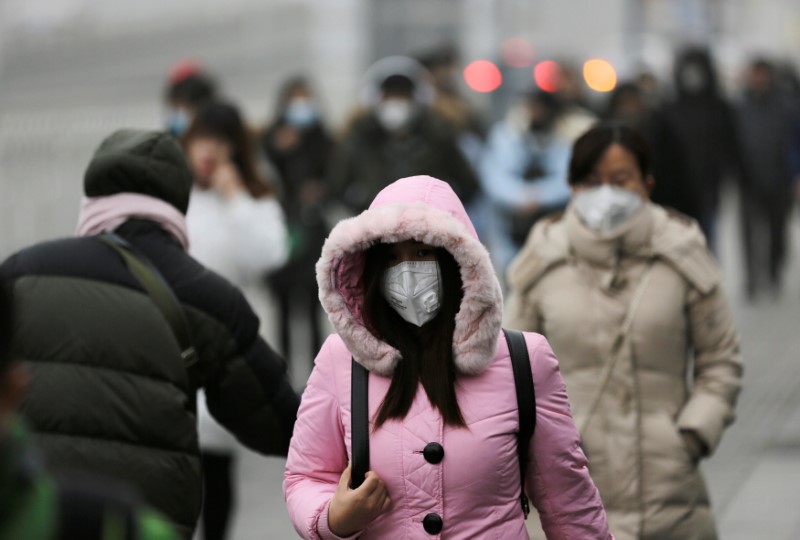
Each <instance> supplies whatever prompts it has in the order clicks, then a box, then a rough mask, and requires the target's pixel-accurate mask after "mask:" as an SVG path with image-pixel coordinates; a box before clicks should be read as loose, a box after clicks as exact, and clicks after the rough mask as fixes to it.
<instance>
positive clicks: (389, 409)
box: [363, 244, 466, 428]
mask: <svg viewBox="0 0 800 540" xmlns="http://www.w3.org/2000/svg"><path fill="white" fill-rule="evenodd" d="M436 260H437V261H438V263H439V269H440V271H441V279H442V298H441V305H442V307H441V309H440V310H439V313H438V314H437V315H436V317H435V318H434V319H433V320H431V321H429V322H428V323H427V324H425V325H423V326H422V327H419V328H418V327H416V326H414V325H413V324H410V323H408V322H406V321H405V320H403V319H402V318H401V317H400V315H398V314H397V312H395V311H394V309H392V308H391V306H390V305H389V303H388V302H387V301H386V299H385V298H384V296H383V292H382V290H381V288H382V283H381V282H382V279H383V274H384V272H385V271H386V268H387V267H388V266H389V247H388V244H377V245H375V246H373V247H371V248H370V249H368V250H367V253H366V263H365V265H364V279H363V282H364V323H365V324H366V327H367V329H368V330H369V331H370V332H372V333H373V334H374V335H375V336H377V337H378V338H379V339H381V340H383V341H385V342H386V343H388V344H389V345H391V346H392V347H394V348H396V349H397V350H399V351H400V354H401V356H402V358H401V360H400V362H398V364H397V367H396V368H395V370H394V373H393V375H392V383H391V385H390V386H389V391H388V392H387V394H386V397H385V398H384V400H383V403H382V404H381V407H380V410H379V411H378V415H377V417H376V419H375V427H376V428H377V427H380V426H381V425H382V424H383V423H384V422H386V421H387V420H389V419H391V418H398V419H402V418H405V416H406V414H408V411H409V409H410V408H411V404H412V403H413V401H414V396H415V395H416V394H417V385H418V384H419V383H422V387H423V388H424V389H425V393H426V394H427V395H428V399H429V400H430V402H431V405H433V406H434V407H435V408H436V409H438V410H439V413H440V414H441V415H442V419H443V420H444V423H445V424H446V425H451V426H465V425H466V424H465V422H464V417H463V416H462V415H461V409H460V408H459V406H458V400H457V399H456V391H455V379H456V372H455V360H454V357H453V332H454V331H455V325H456V314H457V313H458V310H459V307H460V306H461V299H462V297H463V294H464V293H463V290H462V282H461V275H460V273H459V268H458V264H457V263H456V261H455V259H454V258H453V256H452V255H451V254H450V253H448V252H447V250H445V249H442V248H437V249H436Z"/></svg>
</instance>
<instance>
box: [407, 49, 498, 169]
mask: <svg viewBox="0 0 800 540" xmlns="http://www.w3.org/2000/svg"><path fill="white" fill-rule="evenodd" d="M420 62H421V63H422V65H423V66H425V69H427V70H428V72H429V73H430V80H431V83H432V84H433V87H434V90H435V97H434V100H433V103H432V104H431V109H432V110H433V111H434V112H436V113H437V114H439V115H440V116H441V117H442V118H445V119H447V120H448V121H450V123H451V124H452V125H453V127H454V128H455V129H456V132H457V134H458V145H459V148H461V151H462V152H463V153H464V155H465V156H466V157H467V160H468V161H469V163H470V164H471V165H472V166H473V167H475V168H477V167H478V166H479V163H480V158H481V154H482V153H483V145H484V140H485V139H486V126H485V125H484V121H483V119H482V118H481V115H480V114H479V113H478V111H477V110H476V109H475V107H474V106H473V105H472V104H471V103H470V102H469V100H467V99H466V98H465V97H464V96H463V95H461V93H460V92H459V88H458V81H459V77H460V69H459V64H458V52H457V50H456V49H455V47H453V46H448V45H445V46H441V47H437V48H435V49H433V50H430V51H428V52H427V53H426V54H423V55H421V57H420Z"/></svg>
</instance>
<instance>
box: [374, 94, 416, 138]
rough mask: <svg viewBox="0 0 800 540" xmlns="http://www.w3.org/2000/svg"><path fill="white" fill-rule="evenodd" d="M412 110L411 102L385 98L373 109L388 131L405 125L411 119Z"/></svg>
mask: <svg viewBox="0 0 800 540" xmlns="http://www.w3.org/2000/svg"><path fill="white" fill-rule="evenodd" d="M413 112H414V109H413V105H412V104H411V102H410V101H406V100H404V99H387V100H386V101H382V102H381V103H379V104H378V106H377V108H376V110H375V114H376V115H377V116H378V121H379V122H380V123H381V125H382V126H383V127H384V128H386V129H387V130H388V131H395V130H398V129H400V128H401V127H403V126H405V125H406V124H407V123H408V121H409V120H411V114H412V113H413Z"/></svg>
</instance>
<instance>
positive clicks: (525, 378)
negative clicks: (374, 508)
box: [350, 328, 536, 519]
mask: <svg viewBox="0 0 800 540" xmlns="http://www.w3.org/2000/svg"><path fill="white" fill-rule="evenodd" d="M503 334H504V335H505V338H506V342H507V343H508V350H509V352H510V354H511V366H512V367H513V370H514V385H515V387H516V390H517V408H518V409H519V431H518V432H517V457H518V459H519V478H520V498H519V500H520V504H521V505H522V512H523V513H524V514H525V518H526V519H527V517H528V514H529V513H530V505H529V503H528V496H527V494H526V493H525V473H526V472H527V468H528V448H529V444H530V440H531V437H532V436H533V432H534V429H535V428H536V393H535V391H534V387H533V374H532V373H531V362H530V357H529V356H528V347H527V345H526V344H525V336H524V334H523V333H522V332H518V331H516V330H506V329H505V328H504V329H503ZM351 364H352V370H351V388H350V406H351V411H350V415H351V421H352V426H351V430H352V441H351V444H352V453H353V455H352V456H351V461H350V463H351V465H352V476H351V481H350V487H351V488H352V489H356V488H357V487H358V486H360V485H361V484H362V483H363V482H364V476H365V475H366V474H367V471H369V407H368V403H367V402H368V395H369V394H368V392H367V390H368V383H369V372H368V371H367V369H366V368H365V367H364V366H362V365H361V364H359V363H358V362H356V361H355V359H352V361H351Z"/></svg>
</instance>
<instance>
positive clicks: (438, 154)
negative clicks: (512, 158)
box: [329, 57, 479, 213]
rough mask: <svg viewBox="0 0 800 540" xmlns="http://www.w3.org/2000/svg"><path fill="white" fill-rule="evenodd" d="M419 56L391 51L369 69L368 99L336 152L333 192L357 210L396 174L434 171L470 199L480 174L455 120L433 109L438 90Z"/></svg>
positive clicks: (365, 93)
mask: <svg viewBox="0 0 800 540" xmlns="http://www.w3.org/2000/svg"><path fill="white" fill-rule="evenodd" d="M427 78H428V75H427V73H426V71H425V68H423V67H422V66H421V65H420V64H419V63H418V62H416V61H415V60H412V59H411V58H406V57H389V58H385V59H383V60H381V61H380V62H378V63H377V64H375V65H373V66H372V67H371V68H370V69H369V70H368V71H367V74H366V75H365V78H364V79H365V82H364V85H363V89H362V96H361V97H362V103H363V104H364V105H365V107H367V108H366V110H365V111H364V113H363V114H361V115H359V116H358V117H356V118H355V119H354V120H353V122H352V124H351V125H350V127H349V129H348V130H347V133H346V134H345V135H344V137H343V139H342V141H341V143H340V144H339V147H338V149H337V151H336V153H335V155H334V159H333V162H332V164H331V170H330V173H329V174H330V184H329V187H330V193H331V194H332V195H333V196H335V197H338V199H339V201H340V202H341V203H342V204H343V205H344V206H345V207H346V208H347V209H349V210H350V211H351V212H353V213H358V212H361V211H362V210H364V209H365V208H366V207H367V206H368V205H369V201H370V200H372V198H373V197H374V196H375V195H376V194H377V193H378V192H379V191H380V190H381V189H383V188H384V187H386V186H387V185H388V184H389V183H390V182H392V181H393V180H394V179H396V178H401V177H404V176H409V175H412V174H430V175H432V176H436V177H438V178H441V179H442V180H444V181H446V182H447V183H449V184H450V185H451V186H452V187H453V190H454V191H455V192H456V193H457V194H458V195H459V197H461V199H462V200H463V201H464V202H465V203H467V202H470V201H471V200H472V199H473V197H475V195H477V193H478V190H479V185H478V180H477V178H476V177H475V174H474V172H473V170H472V168H471V167H470V165H469V163H468V162H467V161H466V158H465V157H464V155H463V154H462V153H461V150H460V149H459V147H458V140H457V134H456V132H455V130H454V128H453V127H452V126H451V125H450V123H449V122H448V121H447V120H445V119H443V118H441V117H440V116H439V115H437V114H435V113H434V112H432V111H431V109H430V103H431V102H432V100H433V96H434V92H433V89H432V88H431V86H430V84H429V83H428V82H427Z"/></svg>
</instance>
